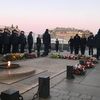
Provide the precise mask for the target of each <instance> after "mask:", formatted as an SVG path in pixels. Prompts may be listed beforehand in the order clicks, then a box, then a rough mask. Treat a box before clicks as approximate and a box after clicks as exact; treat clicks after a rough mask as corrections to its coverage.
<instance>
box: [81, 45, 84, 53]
mask: <svg viewBox="0 0 100 100" xmlns="http://www.w3.org/2000/svg"><path fill="white" fill-rule="evenodd" d="M84 53H85V46H84V45H83V46H81V54H82V55H84Z"/></svg>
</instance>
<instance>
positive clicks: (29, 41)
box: [27, 31, 33, 53]
mask: <svg viewBox="0 0 100 100" xmlns="http://www.w3.org/2000/svg"><path fill="white" fill-rule="evenodd" d="M32 34H33V32H32V31H31V32H29V34H28V38H27V41H28V51H29V53H32V47H33V36H32Z"/></svg>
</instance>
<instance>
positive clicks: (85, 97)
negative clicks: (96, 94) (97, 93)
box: [80, 94, 92, 100]
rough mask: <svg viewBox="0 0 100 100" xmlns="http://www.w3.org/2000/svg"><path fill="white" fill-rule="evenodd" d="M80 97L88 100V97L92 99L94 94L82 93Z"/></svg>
mask: <svg viewBox="0 0 100 100" xmlns="http://www.w3.org/2000/svg"><path fill="white" fill-rule="evenodd" d="M80 98H82V99H86V100H88V99H89V100H90V99H92V96H90V95H85V94H82V95H80Z"/></svg>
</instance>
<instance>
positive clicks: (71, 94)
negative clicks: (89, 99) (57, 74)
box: [69, 92, 80, 97]
mask: <svg viewBox="0 0 100 100" xmlns="http://www.w3.org/2000/svg"><path fill="white" fill-rule="evenodd" d="M79 95H80V94H79V93H76V92H70V93H69V96H75V97H78V96H79Z"/></svg>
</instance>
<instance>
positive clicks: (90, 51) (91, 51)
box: [89, 46, 93, 55]
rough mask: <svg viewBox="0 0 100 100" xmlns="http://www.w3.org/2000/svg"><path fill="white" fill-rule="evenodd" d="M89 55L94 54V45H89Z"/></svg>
mask: <svg viewBox="0 0 100 100" xmlns="http://www.w3.org/2000/svg"><path fill="white" fill-rule="evenodd" d="M89 55H93V47H92V46H90V47H89Z"/></svg>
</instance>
